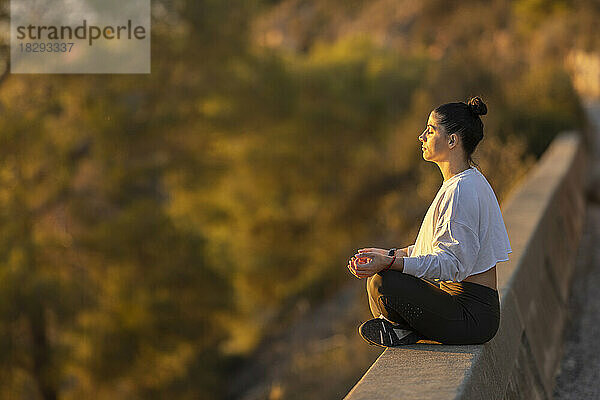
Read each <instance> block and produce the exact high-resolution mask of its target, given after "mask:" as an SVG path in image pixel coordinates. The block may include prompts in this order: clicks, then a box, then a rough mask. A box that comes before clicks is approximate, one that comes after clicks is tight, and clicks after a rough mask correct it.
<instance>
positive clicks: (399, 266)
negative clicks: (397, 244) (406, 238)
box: [383, 252, 404, 272]
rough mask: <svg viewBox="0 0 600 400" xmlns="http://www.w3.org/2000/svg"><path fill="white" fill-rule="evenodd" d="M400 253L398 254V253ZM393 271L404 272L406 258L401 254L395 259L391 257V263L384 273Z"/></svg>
mask: <svg viewBox="0 0 600 400" xmlns="http://www.w3.org/2000/svg"><path fill="white" fill-rule="evenodd" d="M397 253H398V252H397ZM389 269H393V270H394V271H400V272H402V271H404V258H403V256H401V255H400V254H398V255H396V256H395V257H390V263H389V264H388V266H386V267H385V268H384V269H383V271H386V270H389Z"/></svg>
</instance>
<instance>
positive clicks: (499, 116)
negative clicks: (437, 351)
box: [0, 0, 600, 399]
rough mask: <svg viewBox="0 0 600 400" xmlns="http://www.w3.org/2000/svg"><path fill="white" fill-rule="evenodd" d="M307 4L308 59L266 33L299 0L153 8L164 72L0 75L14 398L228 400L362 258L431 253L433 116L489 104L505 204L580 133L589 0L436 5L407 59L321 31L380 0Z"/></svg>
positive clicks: (8, 376) (3, 257) (0, 370)
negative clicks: (413, 246)
mask: <svg viewBox="0 0 600 400" xmlns="http://www.w3.org/2000/svg"><path fill="white" fill-rule="evenodd" d="M305 3H306V4H305V7H309V8H310V7H311V4H312V5H313V6H315V7H317V9H318V10H320V14H319V13H317V14H316V16H315V17H314V18H316V19H317V20H318V21H320V22H318V24H317V23H315V24H317V25H314V24H313V25H310V26H312V28H311V29H312V30H311V31H310V32H309V33H305V32H304V31H303V27H304V25H303V24H298V25H294V26H296V28H295V30H294V31H293V32H292V33H285V35H288V36H291V37H292V38H294V35H295V36H297V37H295V41H296V42H297V43H301V46H299V47H298V48H297V49H294V48H291V49H290V48H285V47H284V46H283V47H282V46H279V47H278V46H275V47H273V46H270V47H269V46H261V45H258V44H257V41H256V40H255V38H256V37H259V36H260V35H261V32H258V33H256V31H255V30H253V29H252V23H253V20H254V18H257V16H259V15H260V16H261V18H264V15H270V14H269V13H275V14H274V15H275V16H274V17H271V18H272V20H271V21H272V22H271V25H269V23H267V24H266V26H267V28H264V29H265V30H268V29H270V28H269V27H270V26H277V23H280V22H281V21H280V19H281V18H283V17H282V16H281V13H283V14H284V17H285V18H288V19H290V20H294V18H295V17H296V14H295V13H294V8H293V6H294V4H296V3H295V2H291V1H273V0H271V1H266V0H265V1H264V2H260V1H258V0H255V1H242V0H236V1H234V0H230V1H227V2H224V1H220V0H210V1H209V0H202V1H197V0H194V1H192V0H181V1H160V0H156V1H154V2H153V15H154V18H153V36H152V43H153V46H152V74H151V75H149V76H143V75H141V76H135V75H134V76H85V77H81V76H43V75H41V76H24V75H11V76H8V77H6V78H5V79H4V80H3V81H1V84H2V86H1V88H0V143H1V146H0V182H1V184H0V222H1V223H0V230H1V232H0V250H1V251H0V350H1V351H0V380H1V381H2V382H3V383H2V385H0V396H1V397H3V398H31V399H35V398H43V399H55V398H65V399H72V398H73V399H74V398H97V399H105V398H111V399H117V398H118V399H121V398H123V399H125V398H127V399H130V398H148V399H154V398H156V399H162V398H181V399H185V398H190V399H192V398H193V399H196V398H206V399H208V398H222V397H224V396H226V394H227V393H226V389H227V387H226V385H225V383H227V382H228V381H229V380H230V379H231V373H232V367H233V365H235V364H237V363H238V362H239V361H241V360H242V359H243V357H244V356H246V355H247V354H249V353H251V352H252V351H253V350H254V349H255V348H256V346H257V344H258V343H260V341H261V340H262V339H263V338H264V337H265V334H266V333H267V332H269V331H270V330H273V329H281V327H282V326H286V324H287V323H289V319H290V318H291V316H290V315H289V312H288V311H289V309H290V307H291V306H292V305H294V304H296V302H298V301H301V300H304V301H306V300H308V301H310V302H313V303H316V302H319V301H321V300H322V299H323V298H324V297H326V296H327V295H329V294H330V293H331V292H332V290H335V288H338V287H340V286H341V285H343V284H344V283H345V282H347V280H348V279H350V278H349V277H348V274H346V271H345V264H346V260H347V257H348V256H350V255H351V254H352V253H353V250H354V249H355V248H357V246H363V245H364V246H366V245H370V244H373V245H380V246H400V245H402V246H404V245H407V244H409V243H407V242H410V241H412V240H414V236H415V235H416V229H418V226H419V224H420V220H421V218H422V215H423V214H424V212H425V210H426V208H427V206H428V204H429V202H430V201H431V198H432V197H433V195H434V194H435V191H436V190H437V188H438V187H439V183H440V176H439V171H438V170H437V168H436V167H435V166H434V165H431V164H427V163H424V162H423V161H422V159H421V153H420V146H419V143H418V141H417V136H418V135H419V133H420V132H421V130H422V128H423V126H424V124H425V121H426V120H427V117H428V114H429V112H430V111H431V109H433V108H434V107H435V106H437V105H439V104H441V103H444V102H448V101H456V100H462V99H466V98H467V97H469V96H471V95H481V96H483V98H484V99H485V100H486V102H487V103H488V107H489V110H490V113H489V115H488V116H486V117H485V121H484V123H485V125H486V139H485V140H484V142H482V145H481V146H480V149H479V150H478V153H476V157H475V158H476V161H478V162H479V164H480V165H481V168H482V169H483V171H484V173H485V174H486V176H488V179H489V180H490V182H491V183H492V185H493V186H494V188H495V189H496V191H497V194H498V196H499V198H500V199H502V198H503V197H504V196H505V194H506V193H508V192H509V190H510V188H511V187H513V186H514V185H515V183H516V182H518V180H519V179H520V178H521V177H522V176H523V174H524V173H525V172H526V171H527V168H528V167H529V166H530V165H531V163H532V162H533V160H534V159H535V158H536V157H539V156H540V155H541V154H542V152H543V151H544V149H545V148H546V147H547V145H548V143H549V142H550V141H551V140H552V138H553V137H554V135H555V134H557V133H558V132H559V131H560V130H563V129H570V128H577V127H581V126H582V124H583V115H582V112H581V108H580V106H579V101H578V99H577V96H576V93H575V92H574V90H573V88H572V86H571V83H570V79H569V76H568V75H567V73H566V71H565V69H564V64H563V62H562V58H563V57H564V55H565V54H566V53H567V52H568V51H569V50H570V49H571V48H573V47H575V46H579V45H585V44H586V43H588V44H589V43H590V41H589V39H587V38H586V35H587V32H588V29H589V26H588V25H586V23H585V20H584V23H581V21H582V20H581V19H580V20H579V22H580V23H579V25H576V19H577V18H579V16H581V15H582V14H583V13H593V14H594V15H596V16H598V15H600V11H599V10H598V7H595V6H594V3H593V2H587V1H583V0H582V1H571V2H569V1H558V2H551V1H546V0H545V1H514V2H509V1H500V0H496V1H493V2H483V1H481V2H477V1H476V2H472V4H471V3H463V2H450V3H451V4H450V5H449V6H447V3H448V2H446V1H437V0H428V1H424V2H422V6H421V8H419V9H417V10H416V11H414V15H412V17H411V18H412V19H411V21H410V23H408V24H407V25H402V26H403V27H404V28H402V29H403V30H401V32H399V33H398V34H397V35H398V36H399V37H400V36H401V37H402V38H403V40H404V42H405V44H404V45H403V47H400V48H395V47H393V46H386V45H385V43H383V44H382V43H380V42H379V41H378V40H377V35H375V34H373V35H370V34H369V29H370V28H369V29H367V31H366V32H359V33H360V34H358V33H357V32H353V31H352V30H350V32H349V33H345V34H341V33H340V34H339V35H337V36H335V35H334V36H333V38H332V37H329V36H327V35H320V34H319V30H318V29H317V30H315V29H314V27H315V26H321V27H330V28H331V29H333V28H335V27H336V23H337V22H336V21H337V20H335V19H333V18H332V16H334V15H336V12H337V11H339V10H344V13H345V14H348V13H349V14H348V15H354V16H356V15H360V13H361V10H362V9H363V8H365V7H367V2H364V1H356V2H351V3H348V4H346V5H345V6H343V5H342V2H336V1H332V0H328V1H325V0H324V1H322V2H320V1H318V0H314V1H310V2H305ZM550 3H551V4H550ZM2 7H3V10H4V14H3V15H4V17H5V18H6V16H7V14H6V10H7V7H8V2H7V1H3V2H2ZM277 12H279V13H280V14H277ZM286 12H287V14H286ZM302 15H303V14H302ZM302 15H301V14H300V13H299V14H298V16H299V17H301V16H302ZM557 16H558V17H559V19H556V18H558V17H557ZM302 18H304V17H302ZM388 18H389V19H390V20H391V21H392V22H393V18H394V16H393V15H392V14H390V15H389V17H388ZM557 21H559V23H558V24H557ZM587 21H589V23H592V21H593V19H589V20H587ZM288 24H292V23H291V22H288ZM523 24H525V25H523ZM548 24H551V25H552V26H549V25H548ZM263 26H265V25H263ZM307 26H309V25H307ZM575 26H577V27H578V28H577V29H575V28H574V27H575ZM550 28H552V29H550ZM566 31H568V32H571V33H572V35H571V36H570V39H569V40H564V39H561V41H559V42H556V41H553V40H550V39H548V38H554V37H555V36H560V35H559V34H560V33H561V32H562V33H564V32H566ZM340 32H346V31H344V30H343V29H340ZM557 32H558V33H557ZM561 37H563V36H561ZM478 155H479V157H477V156H478Z"/></svg>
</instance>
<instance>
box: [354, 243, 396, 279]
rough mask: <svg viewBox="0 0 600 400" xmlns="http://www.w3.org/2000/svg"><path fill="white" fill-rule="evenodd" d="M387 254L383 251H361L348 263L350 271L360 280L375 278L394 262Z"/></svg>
mask: <svg viewBox="0 0 600 400" xmlns="http://www.w3.org/2000/svg"><path fill="white" fill-rule="evenodd" d="M368 250H373V251H368ZM382 252H383V253H382ZM387 252H388V251H387V250H383V249H361V250H359V251H358V252H357V253H356V254H355V255H354V256H352V258H351V259H350V261H349V262H348V269H349V270H350V272H351V273H352V275H354V276H356V277H357V278H359V279H362V278H368V277H370V276H373V275H375V274H376V273H378V272H379V271H381V270H382V269H384V268H386V267H387V266H388V265H390V263H391V262H392V260H393V258H392V257H390V256H388V255H387Z"/></svg>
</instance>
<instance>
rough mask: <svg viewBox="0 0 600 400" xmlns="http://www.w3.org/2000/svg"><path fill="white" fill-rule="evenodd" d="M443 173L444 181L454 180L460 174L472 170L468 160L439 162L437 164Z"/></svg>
mask: <svg viewBox="0 0 600 400" xmlns="http://www.w3.org/2000/svg"><path fill="white" fill-rule="evenodd" d="M436 164H437V165H438V167H439V168H440V171H441V172H442V176H443V177H444V181H447V180H448V179H450V178H452V177H453V176H454V175H456V174H459V173H461V172H463V171H465V170H467V169H469V168H470V165H469V163H468V162H467V161H466V160H461V161H460V162H459V161H453V160H450V161H439V162H437V163H436Z"/></svg>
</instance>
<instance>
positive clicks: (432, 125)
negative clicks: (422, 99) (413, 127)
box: [419, 111, 450, 161]
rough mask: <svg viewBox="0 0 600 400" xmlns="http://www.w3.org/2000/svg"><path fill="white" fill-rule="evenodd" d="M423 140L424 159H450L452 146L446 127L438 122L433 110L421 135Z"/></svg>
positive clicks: (420, 138)
mask: <svg viewBox="0 0 600 400" xmlns="http://www.w3.org/2000/svg"><path fill="white" fill-rule="evenodd" d="M419 140H420V141H421V142H422V146H421V149H422V151H423V159H425V161H446V160H448V159H449V155H450V148H449V147H448V137H447V136H446V132H445V131H444V128H443V127H442V126H440V125H439V124H438V121H437V117H436V115H435V113H434V112H433V111H432V112H431V114H429V119H428V120H427V127H426V128H425V130H424V131H423V133H421V135H419Z"/></svg>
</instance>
